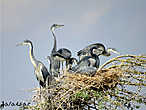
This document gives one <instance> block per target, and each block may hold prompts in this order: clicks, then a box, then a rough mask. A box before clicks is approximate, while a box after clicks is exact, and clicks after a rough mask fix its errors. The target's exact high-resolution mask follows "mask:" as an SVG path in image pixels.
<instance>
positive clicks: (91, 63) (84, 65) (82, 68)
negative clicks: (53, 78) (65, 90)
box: [72, 47, 101, 75]
mask: <svg viewBox="0 0 146 110" xmlns="http://www.w3.org/2000/svg"><path fill="white" fill-rule="evenodd" d="M89 51H90V53H91V56H85V57H84V58H82V59H81V60H80V61H79V62H78V64H77V65H76V66H74V67H73V68H72V71H73V72H75V73H85V74H88V75H94V74H95V73H96V70H97V68H99V64H100V60H99V57H98V56H99V55H101V51H99V48H98V49H97V48H96V47H92V48H90V50H89Z"/></svg>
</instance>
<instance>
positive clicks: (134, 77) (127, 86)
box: [24, 55, 146, 110]
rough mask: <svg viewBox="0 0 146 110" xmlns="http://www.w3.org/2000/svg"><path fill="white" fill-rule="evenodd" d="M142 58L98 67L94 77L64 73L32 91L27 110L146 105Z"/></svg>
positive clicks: (145, 68) (130, 57)
mask: <svg viewBox="0 0 146 110" xmlns="http://www.w3.org/2000/svg"><path fill="white" fill-rule="evenodd" d="M144 89H145V90H146V56H142V55H141V56H136V55H122V56H118V57H115V58H113V59H110V60H109V61H107V62H106V63H105V64H103V65H102V66H100V68H99V69H98V70H97V72H96V74H95V75H94V76H92V77H91V76H87V75H81V74H80V73H75V74H74V73H68V72H65V73H64V74H63V75H62V76H61V77H60V78H58V79H57V80H54V81H52V84H51V85H50V86H49V87H47V88H45V89H43V90H41V96H40V90H39V89H36V90H35V94H34V96H33V98H32V100H33V102H35V104H34V105H32V106H27V107H24V109H31V110H82V109H84V110H86V109H88V110H90V109H92V110H97V109H101V110H106V109H107V110H111V109H112V110H116V109H123V110H125V109H138V108H140V107H141V106H145V104H146V93H145V91H144Z"/></svg>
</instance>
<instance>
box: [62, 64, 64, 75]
mask: <svg viewBox="0 0 146 110" xmlns="http://www.w3.org/2000/svg"><path fill="white" fill-rule="evenodd" d="M62 72H63V73H64V71H63V61H62Z"/></svg>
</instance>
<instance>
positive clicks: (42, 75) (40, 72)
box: [17, 40, 51, 89]
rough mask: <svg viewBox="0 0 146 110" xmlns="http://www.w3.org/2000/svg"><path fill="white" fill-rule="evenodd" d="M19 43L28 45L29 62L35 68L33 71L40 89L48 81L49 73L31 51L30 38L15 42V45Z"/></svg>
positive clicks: (49, 78)
mask: <svg viewBox="0 0 146 110" xmlns="http://www.w3.org/2000/svg"><path fill="white" fill-rule="evenodd" d="M19 45H28V46H29V56H30V60H31V63H32V64H33V66H34V70H35V72H34V73H35V75H36V78H37V80H38V82H39V85H40V89H41V87H43V88H44V87H46V84H47V83H48V84H49V83H50V80H51V74H50V73H49V72H48V70H47V68H46V67H45V65H44V64H43V63H42V62H40V61H38V60H37V59H36V58H35V56H34V53H33V44H32V42H31V41H30V40H25V41H23V42H22V43H19V44H17V46H19Z"/></svg>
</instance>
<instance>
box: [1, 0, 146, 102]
mask: <svg viewBox="0 0 146 110" xmlns="http://www.w3.org/2000/svg"><path fill="white" fill-rule="evenodd" d="M0 9H2V10H1V11H2V13H1V16H0V21H1V22H0V23H1V27H0V32H1V35H0V38H1V45H0V46H1V54H0V57H1V60H0V61H1V65H0V70H1V71H0V102H1V100H12V101H13V100H14V101H15V100H23V99H26V98H27V97H28V96H29V94H30V93H28V92H24V91H23V90H27V89H31V88H35V87H38V82H37V80H36V78H35V75H34V69H33V66H32V64H31V62H30V59H29V54H28V47H27V46H23V47H16V44H17V43H19V42H22V41H23V40H25V39H30V40H32V42H33V45H34V52H35V53H34V54H35V56H36V58H37V59H39V60H40V61H42V62H43V63H44V64H45V65H46V66H47V67H48V66H49V65H48V62H47V61H46V60H45V57H46V56H48V55H49V54H50V51H51V49H52V46H53V37H52V34H51V32H50V30H49V28H50V26H51V25H52V24H54V23H57V24H64V25H65V26H64V27H63V28H61V29H58V30H57V31H56V36H57V47H58V48H62V47H66V48H68V49H70V50H71V51H72V53H73V56H74V57H77V56H76V52H77V51H78V50H80V49H82V48H84V47H85V46H87V45H89V44H92V43H97V42H100V43H103V44H104V45H105V46H106V47H114V48H116V49H118V50H119V51H120V53H122V54H136V55H138V54H145V53H146V43H145V42H146V0H2V1H1V5H0ZM114 56H115V55H113V56H112V57H114ZM100 58H101V63H104V62H105V61H106V60H108V59H109V58H107V57H100ZM110 58H111V57H110Z"/></svg>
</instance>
